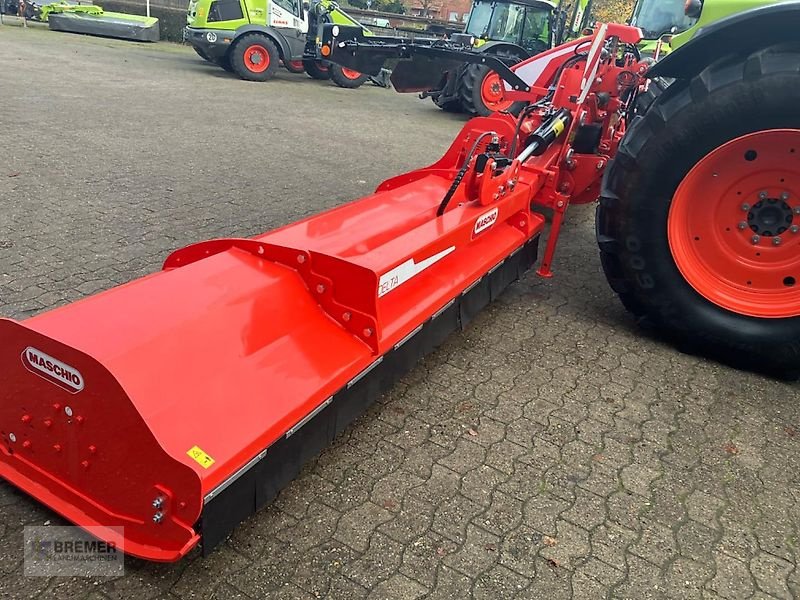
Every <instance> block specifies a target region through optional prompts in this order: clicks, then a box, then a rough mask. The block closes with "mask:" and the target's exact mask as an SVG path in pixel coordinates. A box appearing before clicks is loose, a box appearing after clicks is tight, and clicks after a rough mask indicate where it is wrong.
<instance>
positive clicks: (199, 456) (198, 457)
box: [186, 446, 214, 469]
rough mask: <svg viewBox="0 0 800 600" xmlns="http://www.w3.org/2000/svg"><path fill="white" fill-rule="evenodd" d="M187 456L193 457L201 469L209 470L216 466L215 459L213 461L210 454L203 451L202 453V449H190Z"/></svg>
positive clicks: (194, 447)
mask: <svg viewBox="0 0 800 600" xmlns="http://www.w3.org/2000/svg"><path fill="white" fill-rule="evenodd" d="M186 454H188V455H189V456H191V457H192V459H194V461H195V462H196V463H197V464H198V465H200V466H201V467H203V468H204V469H207V468H208V467H210V466H211V465H213V464H214V459H213V458H211V457H210V456H209V455H208V454H206V453H205V452H203V451H202V450H201V449H200V448H198V447H197V446H192V447H191V448H189V451H188V452H187V453H186Z"/></svg>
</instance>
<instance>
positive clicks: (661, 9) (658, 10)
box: [629, 0, 697, 59]
mask: <svg viewBox="0 0 800 600" xmlns="http://www.w3.org/2000/svg"><path fill="white" fill-rule="evenodd" d="M685 5H686V2H685V1H684V0H639V1H638V2H636V5H635V6H634V8H633V15H632V16H631V18H630V20H629V23H630V24H631V25H633V26H635V27H638V28H639V29H641V30H642V33H643V34H644V40H643V41H642V43H640V44H639V52H641V54H642V55H643V56H650V57H652V58H655V59H657V58H659V57H660V56H663V55H664V54H667V53H669V51H670V47H669V45H668V44H664V43H663V41H662V38H663V37H664V36H665V35H671V34H675V33H679V32H682V31H686V30H687V29H689V28H690V27H691V26H692V25H694V24H695V22H696V21H697V15H694V16H692V15H693V13H692V11H687V10H686V6H685Z"/></svg>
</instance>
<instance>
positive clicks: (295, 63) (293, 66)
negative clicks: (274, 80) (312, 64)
mask: <svg viewBox="0 0 800 600" xmlns="http://www.w3.org/2000/svg"><path fill="white" fill-rule="evenodd" d="M283 66H284V67H286V70H287V71H289V73H302V72H303V71H305V70H306V67H305V65H304V64H303V61H302V60H289V59H286V60H284V61H283Z"/></svg>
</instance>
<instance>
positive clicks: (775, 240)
mask: <svg viewBox="0 0 800 600" xmlns="http://www.w3.org/2000/svg"><path fill="white" fill-rule="evenodd" d="M772 245H773V246H780V245H781V238H779V237H778V236H775V237H774V238H772Z"/></svg>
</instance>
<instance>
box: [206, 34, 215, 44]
mask: <svg viewBox="0 0 800 600" xmlns="http://www.w3.org/2000/svg"><path fill="white" fill-rule="evenodd" d="M206 39H207V40H208V42H209V43H210V44H213V43H214V42H216V41H217V34H216V33H214V32H213V31H209V32H208V33H206Z"/></svg>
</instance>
